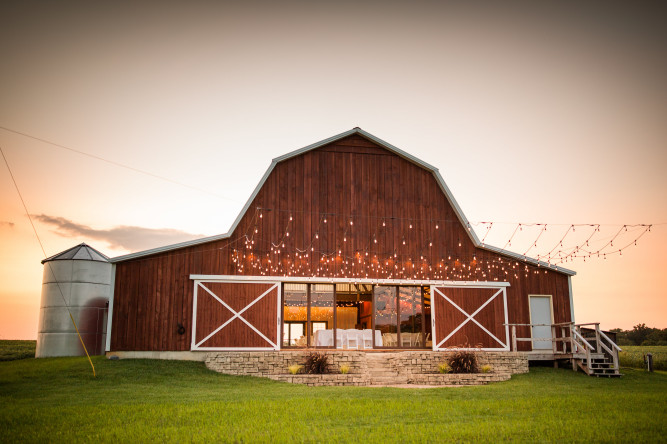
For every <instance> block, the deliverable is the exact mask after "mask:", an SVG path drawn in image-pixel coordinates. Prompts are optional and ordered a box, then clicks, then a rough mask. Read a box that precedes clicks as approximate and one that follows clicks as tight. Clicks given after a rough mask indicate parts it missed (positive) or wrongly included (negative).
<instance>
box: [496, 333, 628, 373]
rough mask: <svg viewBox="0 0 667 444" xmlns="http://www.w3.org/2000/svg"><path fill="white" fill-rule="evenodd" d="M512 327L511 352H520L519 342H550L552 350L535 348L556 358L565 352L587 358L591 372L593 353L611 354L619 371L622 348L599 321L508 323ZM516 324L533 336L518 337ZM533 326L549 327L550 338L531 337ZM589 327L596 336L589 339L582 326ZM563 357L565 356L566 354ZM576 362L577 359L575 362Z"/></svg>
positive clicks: (574, 356) (576, 356)
mask: <svg viewBox="0 0 667 444" xmlns="http://www.w3.org/2000/svg"><path fill="white" fill-rule="evenodd" d="M507 325H508V326H509V327H510V330H511V336H512V351H518V343H519V342H531V343H532V344H534V343H535V342H540V341H548V342H551V349H535V348H533V351H544V352H545V353H549V352H551V353H553V355H554V359H558V358H559V357H561V356H563V355H567V356H568V357H572V358H579V359H583V358H585V359H586V362H587V364H588V365H587V371H588V372H589V374H590V373H591V372H592V370H591V355H592V354H597V355H599V354H603V355H606V356H608V357H609V358H610V359H611V361H612V362H613V366H614V369H615V370H617V371H618V370H619V362H618V353H619V352H620V351H622V350H621V348H620V347H619V346H618V345H616V343H615V342H614V341H612V340H611V339H610V338H609V336H607V335H606V334H605V333H604V332H603V331H602V330H600V323H598V322H595V323H588V324H575V323H573V322H563V323H559V324H507ZM517 327H529V331H530V334H531V336H530V337H518V336H517V332H516V331H517ZM533 327H549V328H550V329H551V337H550V338H534V337H532V331H533ZM582 327H584V328H588V329H589V330H593V332H594V335H595V337H594V338H592V337H589V338H586V337H584V335H583V334H582V331H581V328H582ZM563 357H564V356H563ZM573 365H574V361H573Z"/></svg>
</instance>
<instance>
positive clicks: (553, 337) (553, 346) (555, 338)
mask: <svg viewBox="0 0 667 444" xmlns="http://www.w3.org/2000/svg"><path fill="white" fill-rule="evenodd" d="M551 350H552V351H553V353H554V355H555V354H556V353H558V336H556V326H555V325H553V324H552V325H551Z"/></svg>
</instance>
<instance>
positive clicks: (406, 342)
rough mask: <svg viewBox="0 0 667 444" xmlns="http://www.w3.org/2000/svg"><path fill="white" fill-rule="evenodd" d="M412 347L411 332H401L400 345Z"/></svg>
mask: <svg viewBox="0 0 667 444" xmlns="http://www.w3.org/2000/svg"><path fill="white" fill-rule="evenodd" d="M405 346H408V347H412V333H401V347H405Z"/></svg>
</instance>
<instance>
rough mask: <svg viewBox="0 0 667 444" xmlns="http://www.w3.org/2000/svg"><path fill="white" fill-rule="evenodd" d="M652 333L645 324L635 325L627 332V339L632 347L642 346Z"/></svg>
mask: <svg viewBox="0 0 667 444" xmlns="http://www.w3.org/2000/svg"><path fill="white" fill-rule="evenodd" d="M652 331H653V329H652V328H649V327H647V326H646V324H643V323H642V324H637V325H635V326H634V327H632V330H631V331H630V332H628V338H629V339H630V340H631V341H632V343H633V344H634V345H642V343H643V342H644V341H645V340H646V338H647V337H648V335H649V334H651V332H652Z"/></svg>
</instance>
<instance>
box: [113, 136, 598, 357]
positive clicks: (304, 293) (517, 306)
mask: <svg viewBox="0 0 667 444" xmlns="http://www.w3.org/2000/svg"><path fill="white" fill-rule="evenodd" d="M110 262H111V263H112V264H113V268H112V273H111V274H112V283H111V288H112V294H111V297H110V303H109V314H108V319H109V323H108V327H107V331H108V335H107V344H106V350H107V352H108V353H117V354H121V355H122V354H123V353H126V354H128V356H129V354H130V353H134V356H140V355H141V353H144V355H145V356H157V355H158V354H159V353H162V356H178V353H188V354H190V355H191V354H192V353H197V352H221V353H222V352H234V351H237V352H238V351H244V352H249V351H262V352H267V351H271V352H279V351H289V350H292V351H293V350H301V349H306V350H311V349H331V350H337V349H344V350H359V351H378V350H391V351H393V352H397V351H403V350H405V351H408V350H410V351H415V350H417V351H419V350H431V351H434V352H437V351H439V350H446V349H447V348H449V347H453V346H463V347H476V348H481V349H483V350H485V351H488V352H510V351H518V352H526V353H530V354H532V355H533V356H535V357H536V358H537V357H539V356H541V357H545V356H546V357H547V358H550V359H554V354H555V353H566V352H569V353H570V354H571V353H572V352H573V351H575V352H576V351H578V349H577V346H576V345H574V344H575V342H576V341H574V342H573V339H572V338H573V337H574V336H576V335H578V333H577V332H576V329H575V328H574V327H573V322H574V316H573V305H572V304H573V301H572V286H571V276H573V275H574V274H575V273H574V272H573V271H570V270H567V269H564V268H560V267H555V266H553V265H549V264H546V263H540V262H538V261H537V260H534V259H531V258H528V257H524V256H521V255H517V254H516V253H513V252H510V251H505V250H501V249H499V248H496V247H493V246H490V245H484V244H482V243H481V242H480V240H479V239H478V237H477V236H476V235H475V232H474V231H473V230H472V229H471V226H470V223H469V222H468V220H467V219H466V217H465V215H464V214H463V213H462V211H461V209H460V208H459V206H458V204H457V203H456V200H455V199H454V196H453V195H452V194H451V192H450V190H449V189H448V187H447V185H446V184H445V181H444V180H443V178H442V177H441V176H440V173H439V172H438V170H437V169H436V168H435V167H433V166H431V165H429V164H427V163H425V162H423V161H421V160H419V159H417V158H415V157H413V156H411V155H410V154H408V153H406V152H404V151H401V150H400V149H398V148H396V147H394V146H392V145H390V144H388V143H386V142H384V141H382V140H380V139H378V138H377V137H375V136H373V135H371V134H369V133H367V132H365V131H363V130H361V129H359V128H354V129H352V130H350V131H347V132H345V133H342V134H339V135H337V136H334V137H331V138H329V139H326V140H323V141H321V142H317V143H315V144H313V145H310V146H307V147H305V148H302V149H299V150H297V151H294V152H291V153H289V154H286V155H284V156H282V157H279V158H276V159H274V160H273V162H272V163H271V165H270V167H269V168H268V170H267V172H266V173H265V174H264V176H263V177H262V179H261V181H260V183H259V184H258V185H257V188H256V189H255V191H254V192H253V193H252V195H251V196H250V198H249V200H248V202H247V203H246V205H245V207H244V208H243V210H242V211H241V213H240V214H239V216H238V218H237V219H236V221H235V222H234V224H233V225H232V227H231V229H230V230H229V232H228V233H227V234H223V235H219V236H213V237H208V238H203V239H198V240H194V241H190V242H184V243H181V244H177V245H169V246H164V247H160V248H155V249H152V250H148V251H142V252H138V253H133V254H129V255H125V256H121V257H116V258H112V259H110ZM575 339H576V338H575ZM582 340H583V338H582ZM584 342H586V341H585V340H584ZM573 347H574V349H573ZM582 350H583V349H582ZM598 351H599V350H598ZM582 352H583V351H582ZM151 353H152V354H151ZM167 354H168V355H167ZM589 362H590V361H589Z"/></svg>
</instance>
